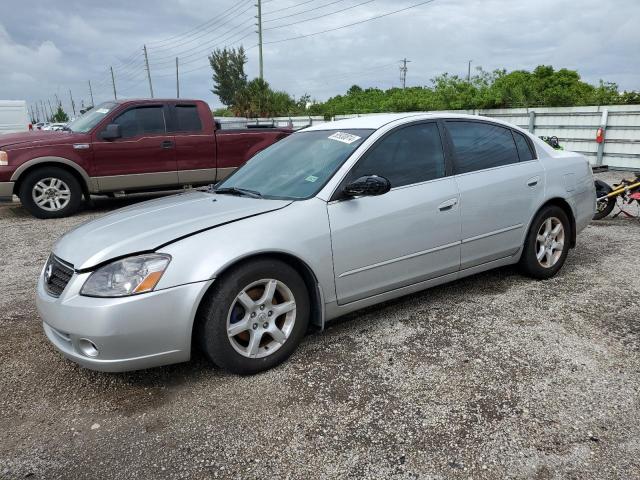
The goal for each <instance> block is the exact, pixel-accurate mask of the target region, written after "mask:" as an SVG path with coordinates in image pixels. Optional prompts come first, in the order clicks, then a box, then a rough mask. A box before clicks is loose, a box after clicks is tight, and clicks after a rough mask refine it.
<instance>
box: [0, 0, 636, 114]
mask: <svg viewBox="0 0 640 480" xmlns="http://www.w3.org/2000/svg"><path fill="white" fill-rule="evenodd" d="M7 1H8V2H9V3H10V4H11V5H8V6H3V16H2V19H1V20H0V62H2V63H0V65H2V69H0V85H1V87H0V92H1V93H0V97H7V98H24V99H27V100H29V101H30V102H33V101H36V100H39V99H43V100H46V99H47V98H53V94H54V93H58V95H60V97H61V98H62V99H63V100H64V102H65V106H66V107H67V108H68V89H69V88H71V89H72V90H73V92H74V96H75V97H76V100H77V101H78V103H79V100H80V98H83V99H84V100H85V101H88V88H87V80H89V79H91V81H92V83H93V86H94V94H95V96H96V100H104V99H108V98H109V97H110V95H111V84H110V75H109V71H108V67H109V65H113V66H114V69H115V72H116V84H117V87H118V91H119V93H120V94H121V95H125V96H145V95H147V94H148V87H147V83H146V77H145V71H144V67H143V60H142V52H141V47H142V44H143V43H147V44H150V47H149V52H150V58H151V71H152V76H153V80H154V91H155V93H156V96H174V95H175V77H174V70H173V68H174V67H173V61H172V59H173V56H175V55H179V56H180V57H182V58H183V60H182V61H181V64H182V66H181V71H182V72H188V71H189V70H193V71H192V72H191V73H189V74H186V73H185V74H184V75H183V76H182V77H181V94H182V96H189V97H194V98H203V99H205V100H207V101H209V102H210V103H214V104H216V105H219V104H218V103H217V101H216V99H215V98H214V97H213V95H212V94H211V93H210V89H211V88H212V85H211V72H210V70H209V68H208V66H207V59H206V55H207V53H208V52H209V51H210V50H211V49H212V48H213V47H214V46H215V44H216V43H218V42H219V40H220V38H221V32H220V30H215V28H210V29H206V28H205V29H204V30H203V29H200V30H198V31H199V32H202V33H201V35H202V36H201V37H200V38H198V39H197V40H195V41H192V42H189V43H186V44H184V45H177V46H176V47H175V48H173V49H168V48H167V46H168V45H172V44H173V45H175V44H176V43H182V42H184V41H185V39H190V38H192V37H184V36H183V37H178V38H177V39H174V40H173V42H167V43H161V44H159V45H158V44H157V42H158V41H159V40H162V39H165V38H167V37H172V36H176V35H180V34H182V33H183V32H186V31H189V30H192V29H194V28H196V27H197V26H198V25H200V24H202V23H203V22H207V21H209V20H210V19H212V21H213V22H218V23H217V25H220V24H221V23H223V22H228V23H226V25H224V26H220V28H221V29H222V30H223V31H225V30H227V29H231V32H232V34H233V33H238V30H234V26H235V25H243V24H248V25H249V27H248V31H250V30H251V26H250V24H251V22H252V16H253V15H255V12H254V10H253V8H252V7H251V5H252V4H253V3H254V0H241V1H232V0H211V1H208V2H202V1H201V0H177V1H176V0H171V1H169V0H156V1H153V0H138V1H136V2H131V1H130V0H112V1H111V2H108V3H104V2H89V1H86V0H67V1H65V2H58V3H51V2H50V1H46V2H45V1H44V0H30V1H29V2H18V1H17V0H5V3H7ZM361 1H362V0H345V1H344V3H342V2H341V3H337V4H335V6H332V7H327V8H326V9H319V10H316V11H314V12H309V13H307V14H305V15H293V16H291V17H288V18H286V19H282V20H280V21H270V22H267V20H273V19H275V18H278V17H280V16H284V15H291V14H294V13H296V12H300V11H303V10H306V9H308V8H312V7H314V8H315V7H316V6H318V5H319V4H320V3H319V2H318V3H316V2H313V3H310V4H309V3H307V4H306V5H304V6H299V7H296V5H297V4H299V3H300V1H299V0H273V1H272V2H265V3H264V7H263V12H264V15H265V16H264V19H265V27H270V26H274V25H279V24H283V23H290V22H293V21H296V20H300V19H304V18H309V17H315V16H316V15H320V14H323V13H327V12H329V11H331V10H332V9H334V10H335V9H338V8H344V7H345V6H348V5H355V4H357V3H360V2H361ZM416 2H417V0H376V1H375V2H372V3H369V4H367V5H363V6H361V7H357V8H354V9H351V10H348V11H345V12H342V13H340V14H336V15H330V16H327V17H325V18H323V19H318V20H313V21H309V22H304V23H300V24H298V25H292V26H290V27H287V28H283V29H275V30H265V42H269V41H273V40H278V39H282V38H289V37H295V36H297V35H305V34H309V33H313V32H317V31H321V30H325V29H329V28H335V27H338V26H341V25H345V24H348V23H352V22H356V21H359V20H361V19H366V18H369V17H372V16H375V15H379V14H382V13H384V12H389V11H392V10H396V9H399V8H402V7H403V6H406V5H411V4H413V3H416ZM325 3H328V2H323V3H322V4H325ZM245 5H246V6H248V8H249V9H248V11H246V12H245V13H243V14H242V15H232V16H229V17H227V18H226V19H224V17H221V15H223V14H224V12H225V11H226V10H227V9H229V8H234V7H235V8H236V10H237V11H238V12H241V11H242V10H243V9H245ZM279 9H283V10H282V11H280V12H274V13H270V12H273V11H275V10H279ZM638 18H640V2H638V1H637V0H612V1H609V2H605V3H604V4H603V2H601V1H600V0H582V1H580V2H577V1H575V0H519V1H507V0H482V1H480V0H436V1H435V2H433V3H432V4H430V5H425V6H422V7H419V8H416V9H413V10H409V11H406V12H402V13H399V14H397V15H392V16H388V17H385V18H381V19H378V20H373V21H371V22H367V23H363V24H361V25H357V26H354V27H351V28H345V29H341V30H336V31H334V32H330V33H326V34H322V35H317V36H311V37H308V38H303V39H298V40H293V41H289V42H284V43H275V44H269V45H265V47H264V54H265V75H266V78H267V80H269V81H270V83H271V84H272V85H273V86H274V87H275V88H278V89H285V90H287V91H289V92H290V93H292V94H295V95H297V96H299V95H302V94H303V93H306V92H308V93H310V94H311V95H312V96H313V97H315V98H318V99H325V98H327V97H328V96H331V95H335V94H338V93H344V91H345V90H346V88H348V87H349V86H350V85H352V84H354V83H358V84H361V85H363V86H376V85H377V86H380V87H383V88H388V87H390V86H393V85H396V86H397V85H399V70H398V67H399V63H398V61H399V60H400V59H401V58H403V57H407V58H409V59H410V60H411V63H410V64H409V73H408V76H407V80H408V83H409V84H410V85H424V84H428V83H429V80H430V79H431V78H433V77H434V76H435V75H438V74H440V73H443V72H451V73H455V74H460V75H464V74H466V64H467V63H466V62H467V61H468V60H469V59H473V62H474V66H477V65H482V66H483V67H485V69H488V70H491V69H494V68H507V69H517V68H525V69H532V68H535V67H536V66H537V65H539V64H552V65H554V66H556V67H568V68H573V69H577V70H578V71H579V72H580V73H581V74H582V75H583V77H584V78H585V79H586V80H588V81H591V82H594V83H595V82H597V81H598V80H599V79H601V78H602V79H605V80H609V81H614V82H618V83H619V84H620V86H621V88H623V89H640V71H639V70H640V65H639V64H638V62H637V52H638V51H640V31H639V29H638V28H637V19H638ZM213 26H214V27H215V26H216V24H215V23H214V25H213ZM209 30H213V31H209ZM236 38H237V37H236ZM231 39H234V37H233V35H232V36H231ZM256 41H257V38H256V36H255V35H254V34H251V35H250V37H249V38H247V39H245V40H244V42H243V43H244V45H245V47H251V46H253V45H255V43H256ZM154 42H156V45H153V43H154ZM248 54H249V64H248V66H247V71H248V74H249V76H251V77H252V76H256V75H257V72H258V55H257V48H250V49H249V50H248ZM162 57H165V59H164V61H163V59H162ZM194 69H197V70H194Z"/></svg>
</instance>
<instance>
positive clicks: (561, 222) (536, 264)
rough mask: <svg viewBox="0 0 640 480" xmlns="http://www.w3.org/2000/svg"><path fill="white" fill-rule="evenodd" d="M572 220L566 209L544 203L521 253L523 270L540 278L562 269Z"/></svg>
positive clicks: (567, 249) (547, 276)
mask: <svg viewBox="0 0 640 480" xmlns="http://www.w3.org/2000/svg"><path fill="white" fill-rule="evenodd" d="M570 238H571V224H570V222H569V218H568V217H567V214H566V213H565V212H564V210H563V209H562V208H560V207H557V206H555V205H549V206H546V207H544V208H543V209H542V210H540V212H538V214H537V215H536V217H535V218H534V220H533V222H532V223H531V228H530V229H529V233H528V234H527V238H526V240H525V242H524V250H523V252H522V256H521V257H520V263H519V267H520V270H521V271H522V272H523V273H524V274H525V275H527V276H529V277H532V278H536V279H539V280H545V279H547V278H551V277H553V276H554V275H555V274H557V273H558V271H560V269H561V268H562V265H564V262H565V260H566V258H567V254H568V253H569V242H570Z"/></svg>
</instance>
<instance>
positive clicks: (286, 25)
mask: <svg viewBox="0 0 640 480" xmlns="http://www.w3.org/2000/svg"><path fill="white" fill-rule="evenodd" d="M375 1H376V0H366V1H364V2H361V3H357V4H355V5H351V6H350V7H345V8H342V9H340V10H336V11H334V12H329V13H325V14H324V15H318V16H317V17H311V18H306V19H304V20H298V21H297V22H292V23H286V24H284V25H277V26H275V27H269V28H265V30H275V29H276V28H284V27H290V26H291V25H297V24H298V23H304V22H310V21H312V20H318V19H319V18H324V17H328V16H330V15H335V14H336V13H341V12H344V11H346V10H351V9H352V8H356V7H361V6H362V5H366V4H367V3H371V2H375Z"/></svg>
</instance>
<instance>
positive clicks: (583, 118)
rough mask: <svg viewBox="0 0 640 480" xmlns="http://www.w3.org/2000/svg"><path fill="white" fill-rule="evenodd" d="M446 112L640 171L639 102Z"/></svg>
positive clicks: (298, 124)
mask: <svg viewBox="0 0 640 480" xmlns="http://www.w3.org/2000/svg"><path fill="white" fill-rule="evenodd" d="M413 113H415V112H413ZM432 113H436V112H432ZM438 113H439V112H438ZM448 113H467V114H470V115H480V116H485V117H490V118H496V119H500V120H504V121H506V122H509V123H512V124H514V125H517V126H519V127H521V128H524V129H525V130H528V131H530V132H531V133H533V134H534V135H537V136H548V137H550V136H556V137H558V139H559V140H560V145H562V147H563V148H564V149H565V150H572V151H575V152H580V153H582V154H584V155H586V156H587V157H588V158H589V160H590V161H591V163H592V164H593V165H609V167H611V168H617V169H624V170H638V171H640V105H610V106H599V107H598V106H593V107H539V108H513V109H494V110H455V111H453V110H450V111H448ZM365 115H375V114H354V115H337V116H336V117H334V120H341V119H344V118H353V117H360V116H365ZM219 120H220V121H221V122H222V124H223V128H244V127H246V126H247V125H248V124H249V125H251V124H253V125H256V124H257V125H274V126H281V127H285V126H288V125H293V128H296V129H297V128H303V127H306V126H309V125H316V124H318V123H324V121H325V120H324V119H323V117H318V116H315V117H278V118H273V119H268V118H260V119H246V118H220V119H219ZM599 128H602V129H603V132H604V141H603V142H602V143H598V142H597V141H596V135H597V132H598V129H599Z"/></svg>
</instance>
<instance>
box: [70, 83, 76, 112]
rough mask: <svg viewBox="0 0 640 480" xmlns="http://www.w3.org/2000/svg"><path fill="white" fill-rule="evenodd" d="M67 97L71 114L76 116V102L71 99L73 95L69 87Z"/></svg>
mask: <svg viewBox="0 0 640 480" xmlns="http://www.w3.org/2000/svg"><path fill="white" fill-rule="evenodd" d="M69 97H70V98H71V109H72V110H73V116H74V117H75V116H76V104H75V102H74V101H73V95H72V94H71V89H69Z"/></svg>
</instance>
